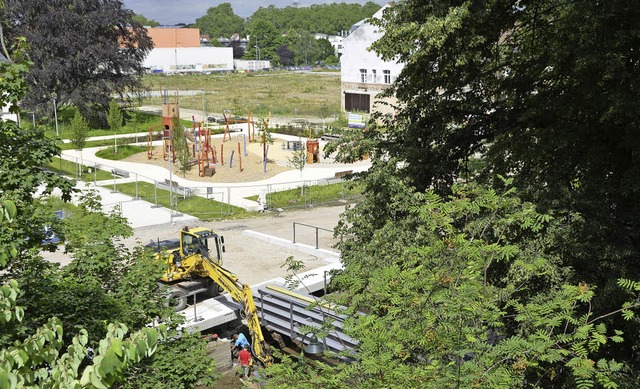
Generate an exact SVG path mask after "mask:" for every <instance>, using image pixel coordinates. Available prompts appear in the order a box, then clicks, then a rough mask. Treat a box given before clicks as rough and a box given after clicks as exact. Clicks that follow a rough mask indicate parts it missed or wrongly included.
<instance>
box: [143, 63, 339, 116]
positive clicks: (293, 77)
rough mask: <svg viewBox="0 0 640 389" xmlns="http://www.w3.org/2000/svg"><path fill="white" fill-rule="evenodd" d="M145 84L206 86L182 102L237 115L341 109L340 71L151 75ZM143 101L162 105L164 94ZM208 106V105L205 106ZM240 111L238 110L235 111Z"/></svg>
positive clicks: (155, 87) (153, 86)
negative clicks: (325, 106)
mask: <svg viewBox="0 0 640 389" xmlns="http://www.w3.org/2000/svg"><path fill="white" fill-rule="evenodd" d="M144 82H145V84H146V85H147V86H148V87H149V88H150V89H153V90H163V89H167V90H178V91H180V90H204V92H205V94H204V99H203V96H202V95H195V96H183V97H180V106H181V107H184V108H189V109H197V110H203V108H204V111H206V112H212V113H218V114H219V113H222V112H223V111H224V110H230V111H232V112H233V113H234V114H237V115H246V113H247V112H249V111H250V112H252V114H253V115H254V117H256V116H257V117H266V116H267V115H268V113H269V112H271V115H273V116H288V117H294V118H295V117H300V118H309V117H321V115H322V113H321V107H322V105H323V104H326V105H327V108H328V109H327V111H326V112H327V114H328V115H329V116H328V118H333V117H334V116H339V113H340V104H341V102H340V73H335V74H325V73H291V72H268V73H239V74H231V73H230V74H221V75H204V74H187V75H172V76H166V75H148V76H145V79H144ZM142 104H151V105H161V104H162V98H161V97H153V98H148V99H144V100H143V101H142ZM203 106H204V107H203ZM235 111H237V112H235Z"/></svg>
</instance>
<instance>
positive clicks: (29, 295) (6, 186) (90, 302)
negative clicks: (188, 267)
mask: <svg viewBox="0 0 640 389" xmlns="http://www.w3.org/2000/svg"><path fill="white" fill-rule="evenodd" d="M0 32H1V30H0ZM0 36H2V34H0ZM14 52H15V53H20V51H14ZM20 59H21V58H20V56H15V57H14V58H11V59H10V61H8V62H3V63H0V89H1V90H3V91H5V93H2V94H0V106H5V105H8V106H9V107H10V109H11V110H12V111H14V112H17V102H18V101H20V99H21V97H22V96H23V95H24V93H25V91H26V83H25V80H24V75H25V74H26V72H27V71H28V64H27V63H25V62H18V61H19V60H20ZM12 61H15V62H12ZM79 115H80V113H79V112H76V117H80V116H79ZM80 118H81V117H80ZM76 121H78V120H76ZM0 136H1V137H2V141H3V142H2V145H1V147H0V152H1V153H2V156H3V157H2V164H3V165H2V169H3V171H2V173H3V178H4V180H3V182H2V183H0V194H1V196H0V201H2V205H0V387H2V388H11V389H13V388H23V387H27V388H89V387H91V388H108V387H111V386H112V385H114V384H115V383H117V382H120V381H122V380H123V379H124V378H125V373H126V372H127V369H128V368H129V367H130V366H132V365H133V364H140V366H148V365H149V364H150V363H151V364H153V363H155V361H156V360H164V361H166V360H168V359H169V358H178V359H180V360H189V361H192V362H193V363H192V364H189V365H188V367H189V372H188V373H189V374H186V373H187V372H180V373H184V374H181V375H179V376H177V377H173V378H174V379H173V381H174V382H184V383H189V384H191V385H190V386H192V385H193V383H194V382H195V381H196V380H198V377H202V376H207V377H211V378H209V379H208V380H207V381H206V382H207V383H210V382H211V380H212V379H213V377H212V376H211V372H212V368H213V366H212V362H211V360H210V359H208V358H207V357H206V355H205V354H204V352H203V350H204V347H205V343H204V341H203V340H202V339H201V338H200V337H198V336H196V335H193V336H186V337H182V338H181V337H179V336H177V335H179V334H176V333H175V332H171V338H168V337H167V330H166V327H165V325H164V324H163V325H159V326H154V327H148V325H149V323H151V322H153V321H154V320H156V319H159V320H161V321H164V322H165V323H169V324H170V327H175V325H176V324H177V323H179V322H180V320H182V319H180V317H179V316H176V315H175V314H174V313H173V312H172V309H170V308H169V307H168V306H167V305H168V304H166V297H165V296H164V295H163V294H162V292H161V291H159V290H158V287H157V284H156V280H157V277H158V276H159V275H160V274H161V273H162V271H163V265H162V264H161V263H158V262H156V261H155V260H154V259H153V258H151V257H149V255H148V254H145V252H143V251H142V250H141V248H136V249H134V250H128V249H125V248H124V246H123V245H122V243H121V241H120V240H121V239H122V238H125V237H128V236H130V235H131V233H132V230H131V228H130V227H129V226H128V225H127V222H126V220H125V219H124V218H123V217H122V216H120V215H119V212H118V210H117V209H116V210H115V211H114V212H113V213H111V214H104V213H102V212H101V209H102V206H101V204H100V202H99V198H97V197H96V196H95V195H94V194H93V193H92V192H88V193H85V194H84V195H83V196H82V197H81V199H80V204H79V206H78V207H75V208H71V209H72V210H70V211H68V212H67V215H66V218H65V219H63V220H62V221H59V220H57V218H56V217H55V214H54V213H53V209H51V208H49V205H50V204H52V203H56V202H55V201H48V198H51V197H50V196H51V192H52V190H53V189H54V188H57V189H61V190H62V195H63V199H64V200H66V201H68V200H69V197H70V194H71V185H72V182H71V181H69V180H67V179H65V178H62V177H58V176H54V175H53V174H51V173H49V172H46V171H44V166H46V165H47V164H48V163H50V162H51V160H52V158H53V156H54V155H56V154H58V153H59V149H58V148H57V147H56V146H55V143H54V141H53V140H50V139H47V138H45V137H44V134H43V133H42V132H41V131H38V130H35V129H29V130H26V129H23V128H20V127H18V125H17V124H16V123H14V122H11V121H5V120H4V119H1V120H0ZM5 168H7V170H4V169H5ZM41 185H42V186H43V187H44V191H42V190H40V193H37V191H38V190H39V187H40V186H41ZM55 209H58V208H55ZM23 211H24V212H23ZM45 226H46V227H50V228H51V229H52V230H54V231H55V232H56V234H57V235H58V236H59V237H60V238H61V239H62V240H63V241H64V243H65V250H66V251H67V252H68V253H69V254H70V256H71V257H72V261H71V263H69V264H68V265H67V266H65V267H60V266H59V265H58V264H53V263H50V262H47V261H45V260H44V259H43V258H42V257H41V256H40V254H39V252H40V250H42V249H43V247H42V246H43V244H44V243H43V241H42V238H43V237H44V231H45ZM129 329H132V331H130V330H129ZM159 345H161V346H159ZM167 350H168V351H167ZM154 353H155V354H156V358H157V359H149V358H150V357H151V356H152V355H154ZM172 374H175V372H174V371H167V373H166V376H171V375H172ZM166 376H164V377H163V379H165V380H166ZM194 377H195V378H194ZM126 379H127V382H128V383H130V384H131V385H134V386H135V385H137V386H140V385H142V383H145V382H147V381H145V380H143V379H142V378H140V379H141V381H140V383H139V384H136V382H137V379H138V377H136V376H133V377H132V376H130V375H129V376H127V377H126ZM156 387H157V385H156Z"/></svg>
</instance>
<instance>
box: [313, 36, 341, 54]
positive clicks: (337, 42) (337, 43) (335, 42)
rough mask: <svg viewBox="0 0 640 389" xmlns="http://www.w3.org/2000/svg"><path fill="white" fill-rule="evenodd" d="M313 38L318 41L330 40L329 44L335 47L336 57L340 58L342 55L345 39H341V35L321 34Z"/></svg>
mask: <svg viewBox="0 0 640 389" xmlns="http://www.w3.org/2000/svg"><path fill="white" fill-rule="evenodd" d="M313 36H314V37H315V38H316V39H326V40H328V41H329V43H331V46H332V47H333V52H334V54H335V56H336V57H338V58H340V56H341V55H342V47H343V45H342V41H343V40H344V38H343V37H341V36H340V35H329V34H321V33H319V32H317V33H315V34H313Z"/></svg>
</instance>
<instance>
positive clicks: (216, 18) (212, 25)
mask: <svg viewBox="0 0 640 389" xmlns="http://www.w3.org/2000/svg"><path fill="white" fill-rule="evenodd" d="M196 27H197V28H199V29H200V31H201V32H203V33H206V34H209V35H210V36H211V41H217V40H218V38H230V37H231V35H233V34H242V33H243V32H244V19H243V18H241V17H240V16H238V15H236V14H235V13H234V12H233V8H232V7H231V3H221V4H219V5H218V6H216V7H211V8H209V9H208V10H207V14H206V15H204V16H202V17H200V18H198V19H196Z"/></svg>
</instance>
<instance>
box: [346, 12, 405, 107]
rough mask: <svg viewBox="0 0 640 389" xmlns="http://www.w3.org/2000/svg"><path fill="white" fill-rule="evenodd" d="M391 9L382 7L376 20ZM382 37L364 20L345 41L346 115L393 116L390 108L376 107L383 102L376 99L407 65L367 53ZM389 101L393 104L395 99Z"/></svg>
mask: <svg viewBox="0 0 640 389" xmlns="http://www.w3.org/2000/svg"><path fill="white" fill-rule="evenodd" d="M390 6H391V4H390V3H389V4H387V5H385V6H384V7H382V8H381V9H380V10H379V11H378V12H376V13H375V14H374V15H373V18H381V17H382V13H383V12H384V10H385V9H387V8H388V7H390ZM382 36H383V33H382V32H381V31H379V30H378V27H377V26H373V25H371V24H370V23H367V22H366V21H362V22H359V23H357V24H355V25H354V27H353V28H352V29H351V31H350V34H349V35H348V36H346V37H345V38H344V40H343V42H342V43H343V46H344V48H343V54H342V57H340V68H341V70H340V76H341V83H342V88H341V89H342V109H343V110H345V111H347V112H365V113H372V112H374V111H376V112H381V113H389V114H393V109H391V108H390V107H389V106H386V105H381V104H377V102H378V101H380V100H379V99H378V98H377V97H376V96H377V95H378V94H379V93H380V92H382V91H384V90H385V89H386V88H387V87H388V86H389V84H391V83H392V82H394V81H395V79H396V78H397V77H398V75H399V74H400V72H401V71H402V68H403V67H404V66H403V64H400V63H398V62H393V61H383V60H382V59H381V58H380V57H378V55H377V54H376V53H374V52H372V51H368V50H367V49H368V48H369V47H370V46H371V44H373V42H375V41H377V40H378V39H380V38H381V37H382ZM389 102H390V103H392V104H393V103H395V99H391V100H390V101H389Z"/></svg>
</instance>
